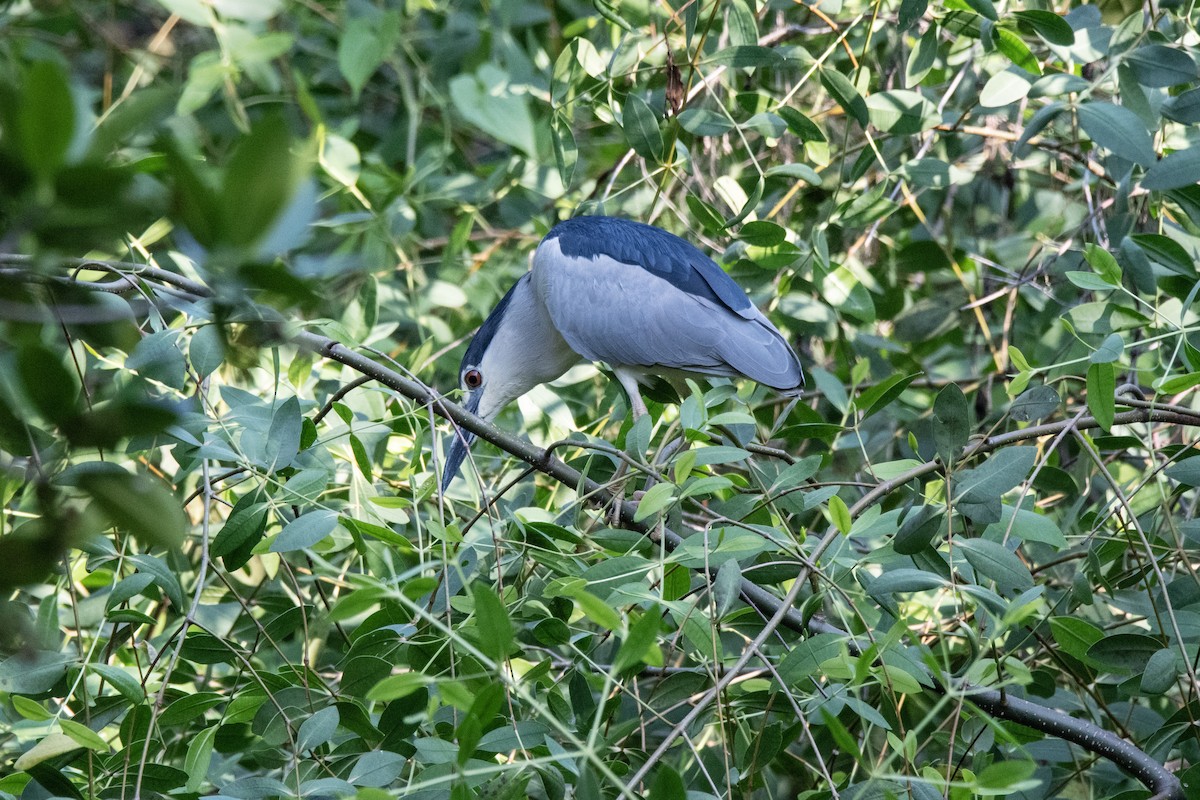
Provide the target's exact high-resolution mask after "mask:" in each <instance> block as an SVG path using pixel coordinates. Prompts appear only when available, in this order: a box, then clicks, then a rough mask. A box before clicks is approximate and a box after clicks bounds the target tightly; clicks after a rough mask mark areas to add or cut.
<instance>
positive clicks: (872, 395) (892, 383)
mask: <svg viewBox="0 0 1200 800" xmlns="http://www.w3.org/2000/svg"><path fill="white" fill-rule="evenodd" d="M920 375H921V373H919V372H913V373H911V374H909V375H891V376H889V377H887V378H884V379H883V380H881V381H880V382H879V383H877V384H875V385H874V386H872V387H870V388H869V389H867V390H866V391H864V392H863V393H862V394H861V395H859V396H858V400H857V401H856V402H855V405H856V406H857V407H858V408H859V409H860V410H862V415H863V416H862V418H863V419H866V418H867V417H870V416H871V415H872V414H875V413H876V412H878V411H882V410H883V409H884V408H887V406H889V405H891V403H892V401H893V400H895V399H896V398H898V397H899V396H900V395H901V394H903V392H904V390H905V389H907V388H908V385H909V384H910V383H912V382H913V381H914V380H916V379H917V378H918V377H920Z"/></svg>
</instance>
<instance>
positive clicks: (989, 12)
mask: <svg viewBox="0 0 1200 800" xmlns="http://www.w3.org/2000/svg"><path fill="white" fill-rule="evenodd" d="M964 1H965V2H966V4H967V5H968V6H970V7H971V8H973V9H974V10H975V11H976V12H977V13H978V14H979V15H980V16H982V17H984V18H986V19H990V20H991V21H992V22H996V21H998V20H999V19H1000V17H998V16H997V15H996V5H995V3H993V2H992V0H964Z"/></svg>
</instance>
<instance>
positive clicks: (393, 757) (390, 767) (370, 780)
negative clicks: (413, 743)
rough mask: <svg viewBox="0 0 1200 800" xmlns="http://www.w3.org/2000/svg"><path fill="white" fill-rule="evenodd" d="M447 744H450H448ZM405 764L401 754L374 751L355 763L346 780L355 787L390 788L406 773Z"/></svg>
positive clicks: (362, 794)
mask: <svg viewBox="0 0 1200 800" xmlns="http://www.w3.org/2000/svg"><path fill="white" fill-rule="evenodd" d="M447 744H449V743H448V742H447ZM453 761H454V759H453V758H451V759H449V760H448V761H447V762H445V763H452V762H453ZM404 764H405V758H404V756H402V755H400V754H399V753H393V752H391V751H389V750H372V751H370V752H367V753H363V754H362V755H361V756H360V757H359V759H358V761H356V762H354V766H353V767H351V768H350V774H349V775H347V776H346V780H348V781H349V782H350V783H352V784H354V785H355V786H366V787H368V788H379V787H383V786H388V785H390V784H391V783H392V782H393V781H395V780H396V778H398V777H400V773H401V772H403V771H404ZM358 796H359V797H365V796H366V795H365V794H364V793H362V792H360V793H359V795H358Z"/></svg>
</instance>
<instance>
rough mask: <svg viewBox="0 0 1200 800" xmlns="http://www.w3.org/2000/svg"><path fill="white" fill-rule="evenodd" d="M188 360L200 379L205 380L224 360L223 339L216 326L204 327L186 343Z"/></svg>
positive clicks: (219, 329)
mask: <svg viewBox="0 0 1200 800" xmlns="http://www.w3.org/2000/svg"><path fill="white" fill-rule="evenodd" d="M188 359H189V360H190V361H191V362H192V368H193V369H195V370H196V374H197V375H199V376H200V377H201V378H207V377H208V376H209V375H211V374H212V373H213V372H215V371H216V370H217V367H219V366H221V363H222V362H223V361H224V360H225V337H224V336H223V335H222V334H221V328H220V327H219V326H217V325H204V326H202V327H201V328H200V329H199V330H197V331H196V332H195V333H193V334H192V338H191V340H190V341H189V342H188Z"/></svg>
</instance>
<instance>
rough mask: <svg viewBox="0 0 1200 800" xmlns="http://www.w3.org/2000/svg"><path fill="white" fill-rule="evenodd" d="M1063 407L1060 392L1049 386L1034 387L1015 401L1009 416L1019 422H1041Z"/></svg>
mask: <svg viewBox="0 0 1200 800" xmlns="http://www.w3.org/2000/svg"><path fill="white" fill-rule="evenodd" d="M1061 405H1062V398H1060V397H1059V396H1058V392H1056V391H1054V389H1053V388H1051V387H1049V386H1045V385H1042V386H1034V387H1033V388H1032V389H1030V390H1029V391H1027V392H1024V393H1022V394H1021V396H1020V397H1018V398H1017V399H1016V400H1014V401H1013V403H1012V407H1011V408H1009V412H1008V413H1009V414H1010V415H1011V416H1012V418H1013V419H1015V420H1016V421H1017V422H1040V421H1041V420H1043V419H1045V418H1046V417H1048V416H1050V415H1051V414H1053V413H1054V412H1056V411H1058V409H1059V407H1060V406H1061Z"/></svg>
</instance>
